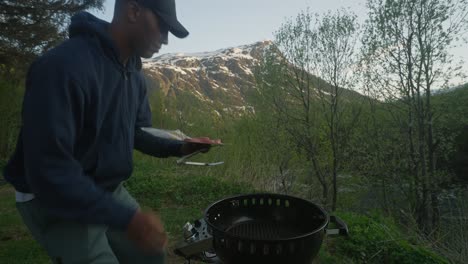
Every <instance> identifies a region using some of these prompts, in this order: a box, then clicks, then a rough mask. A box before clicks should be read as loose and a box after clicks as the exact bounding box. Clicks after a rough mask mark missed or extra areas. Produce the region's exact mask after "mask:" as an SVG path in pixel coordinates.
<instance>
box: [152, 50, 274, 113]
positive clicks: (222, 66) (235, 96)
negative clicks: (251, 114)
mask: <svg viewBox="0 0 468 264" xmlns="http://www.w3.org/2000/svg"><path fill="white" fill-rule="evenodd" d="M271 44H272V42H271V41H262V42H257V43H254V44H251V45H244V46H239V47H233V48H227V49H221V50H217V51H214V52H204V53H192V54H183V53H177V54H164V55H161V56H158V57H156V58H153V59H149V60H145V61H143V70H144V72H145V73H146V76H147V77H148V79H149V81H150V83H151V85H150V89H156V90H157V91H159V92H161V94H162V96H163V97H164V100H172V101H177V102H179V104H180V101H181V100H182V101H183V102H185V103H187V102H189V103H190V104H196V105H198V106H202V109H204V110H207V109H208V110H210V111H213V112H214V113H215V114H217V115H221V114H223V113H234V114H240V113H242V112H245V111H252V110H253V108H252V107H250V106H248V105H247V103H246V95H247V93H248V92H249V90H250V89H252V87H253V86H254V74H253V71H254V70H255V66H256V65H257V64H258V63H259V61H260V59H261V57H262V55H263V53H264V51H265V50H266V48H267V47H269V45H271ZM178 108H179V109H178V110H180V107H178ZM197 110H198V109H197ZM201 111H203V110H201Z"/></svg>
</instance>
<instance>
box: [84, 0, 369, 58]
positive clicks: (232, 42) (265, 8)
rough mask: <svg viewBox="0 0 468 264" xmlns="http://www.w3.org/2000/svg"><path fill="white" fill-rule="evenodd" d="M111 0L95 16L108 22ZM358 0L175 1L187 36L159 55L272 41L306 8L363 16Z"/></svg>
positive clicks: (112, 4)
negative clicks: (341, 10)
mask: <svg viewBox="0 0 468 264" xmlns="http://www.w3.org/2000/svg"><path fill="white" fill-rule="evenodd" d="M114 2H115V1H114V0H106V1H105V11H104V13H102V12H99V11H96V12H93V14H95V15H96V16H98V17H99V18H101V19H104V20H106V21H110V20H111V18H112V13H113V10H114ZM364 3H365V2H364V1H361V0H347V1H345V0H326V1H323V0H235V1H234V0H176V5H177V16H178V18H179V21H180V22H181V23H182V24H183V25H184V26H185V27H186V28H187V30H188V31H189V32H190V35H189V36H188V37H187V38H185V39H178V38H176V37H174V36H172V35H170V36H169V45H168V46H164V47H163V48H162V49H161V51H160V52H161V53H173V52H205V51H214V50H217V49H222V48H227V47H233V46H239V45H245V44H251V43H254V42H257V41H261V40H267V39H268V40H272V39H273V33H274V31H276V30H278V29H279V27H280V26H281V24H282V23H283V22H284V21H285V20H286V18H291V17H296V15H297V14H298V13H299V12H300V11H301V10H305V9H306V8H307V7H310V8H311V10H313V11H314V12H315V11H316V12H325V11H327V10H335V9H337V8H339V7H351V8H352V9H353V10H354V11H355V12H356V13H358V11H360V14H362V15H363V17H364V14H365V11H364V10H365V9H364Z"/></svg>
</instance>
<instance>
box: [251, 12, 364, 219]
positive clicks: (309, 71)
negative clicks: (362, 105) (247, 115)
mask: <svg viewBox="0 0 468 264" xmlns="http://www.w3.org/2000/svg"><path fill="white" fill-rule="evenodd" d="M357 29H358V28H357V22H356V16H355V15H353V14H352V13H349V12H346V11H344V10H341V11H339V12H336V13H335V14H332V13H328V14H326V15H324V16H323V17H321V16H319V15H316V14H315V15H314V14H312V13H310V12H309V11H306V12H301V13H300V14H299V15H298V16H297V18H296V19H295V20H294V21H293V20H289V21H287V22H286V23H284V24H283V26H282V27H281V28H280V29H279V30H278V31H277V32H276V35H275V38H276V39H275V43H274V44H275V45H274V46H273V47H272V49H271V50H270V52H269V53H267V55H266V56H265V59H264V61H263V63H262V69H261V70H260V71H259V72H260V77H259V78H258V83H259V91H260V93H261V94H262V95H263V96H264V97H265V98H266V100H268V101H269V102H270V103H271V105H272V109H273V113H274V114H275V116H276V117H277V118H278V120H279V121H278V124H281V125H282V126H283V128H284V129H285V130H286V131H287V132H288V133H289V135H290V137H291V138H292V139H293V141H294V143H295V145H296V147H297V149H299V150H300V151H301V152H303V153H304V154H305V157H306V160H307V161H308V162H309V163H310V168H311V170H310V175H311V176H312V175H313V176H315V178H316V179H317V180H318V182H319V183H320V186H321V190H322V200H323V203H324V204H326V205H331V208H332V210H335V209H336V204H337V193H338V192H337V190H338V185H337V180H338V179H337V175H338V172H339V170H340V169H341V168H340V166H341V159H342V153H343V151H344V147H345V145H346V142H347V139H348V137H349V135H350V134H351V128H352V127H353V124H354V123H355V119H356V118H357V115H356V113H351V112H352V111H350V108H349V107H348V106H349V104H345V103H343V102H344V101H345V99H344V97H343V96H342V95H343V94H344V93H346V92H348V93H349V94H352V93H351V92H349V91H348V90H346V89H344V88H352V85H351V83H352V82H351V81H350V80H351V79H350V77H351V72H352V70H353V67H354V65H355V62H356V59H355V52H354V49H355V43H356V40H357V34H356V32H357ZM330 185H332V191H333V196H332V199H331V201H330V198H329V189H330ZM330 202H331V203H330Z"/></svg>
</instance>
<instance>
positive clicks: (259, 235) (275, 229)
mask: <svg viewBox="0 0 468 264" xmlns="http://www.w3.org/2000/svg"><path fill="white" fill-rule="evenodd" d="M226 232H228V233H230V234H232V235H236V236H239V237H243V238H249V239H258V240H272V239H287V238H292V237H296V236H300V235H301V234H302V232H301V231H300V230H298V229H296V228H294V227H292V226H284V223H283V224H279V223H275V222H266V221H245V222H242V223H239V224H236V225H234V226H232V227H229V228H228V229H227V230H226Z"/></svg>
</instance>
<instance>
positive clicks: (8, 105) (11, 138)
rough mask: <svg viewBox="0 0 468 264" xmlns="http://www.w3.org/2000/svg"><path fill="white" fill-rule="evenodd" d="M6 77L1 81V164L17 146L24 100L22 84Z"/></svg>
mask: <svg viewBox="0 0 468 264" xmlns="http://www.w3.org/2000/svg"><path fill="white" fill-rule="evenodd" d="M0 76H1V75H0ZM4 77H5V76H1V79H0V124H1V125H0V164H1V163H2V162H5V161H6V160H7V159H8V158H9V156H10V155H11V153H12V152H13V150H14V147H15V146H16V139H17V136H18V131H19V127H20V124H21V121H20V120H21V102H22V98H23V87H22V83H21V82H15V81H11V80H8V79H7V78H4Z"/></svg>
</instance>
